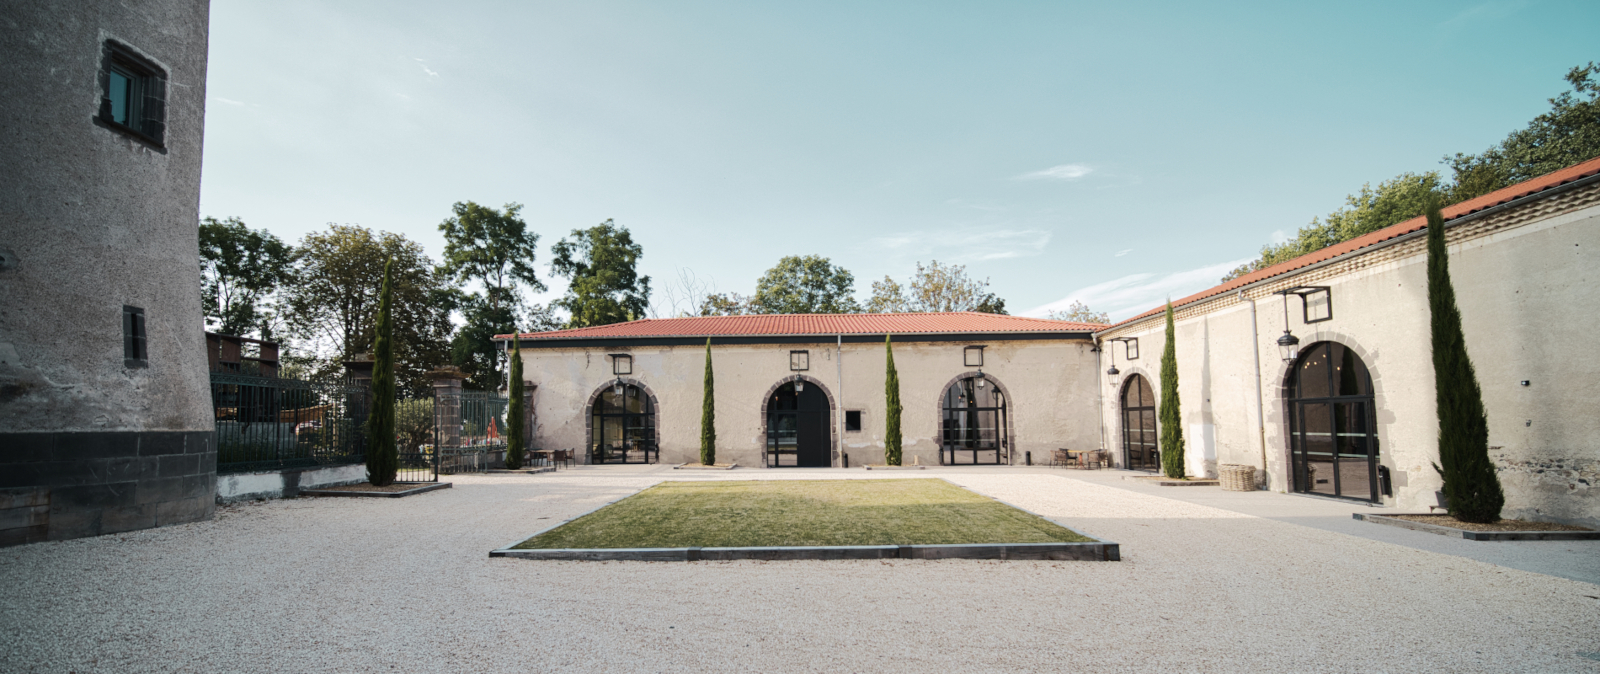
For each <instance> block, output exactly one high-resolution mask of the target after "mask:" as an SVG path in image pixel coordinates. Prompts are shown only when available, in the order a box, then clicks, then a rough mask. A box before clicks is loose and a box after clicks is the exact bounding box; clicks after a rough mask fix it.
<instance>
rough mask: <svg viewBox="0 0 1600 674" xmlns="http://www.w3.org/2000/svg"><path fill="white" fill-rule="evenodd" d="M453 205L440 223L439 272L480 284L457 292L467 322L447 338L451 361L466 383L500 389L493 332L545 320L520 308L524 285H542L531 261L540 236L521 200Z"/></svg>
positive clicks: (536, 287) (498, 354) (537, 312)
mask: <svg viewBox="0 0 1600 674" xmlns="http://www.w3.org/2000/svg"><path fill="white" fill-rule="evenodd" d="M451 210H452V212H453V215H451V217H450V218H448V219H446V220H445V221H444V222H441V223H439V231H440V232H441V233H442V234H444V240H445V246H444V263H443V264H441V265H440V267H439V268H440V271H441V273H443V274H446V275H447V276H449V277H450V278H451V280H453V281H454V282H455V283H457V284H465V283H476V284H477V286H478V288H479V289H478V290H477V291H474V292H469V291H465V290H458V291H456V295H455V303H456V306H457V307H458V308H459V309H460V311H461V314H462V317H463V318H464V319H465V320H466V324H465V325H463V326H462V327H461V329H460V330H459V331H457V332H456V335H455V338H454V339H452V340H451V342H450V360H451V362H452V363H453V364H455V365H456V366H457V367H460V368H461V369H462V370H463V371H465V372H466V373H467V382H468V384H469V385H471V386H473V387H475V388H481V389H487V390H494V389H498V388H499V387H500V379H501V377H500V357H501V349H500V348H499V347H498V346H496V344H495V343H494V339H493V338H494V336H495V335H497V334H505V333H509V332H516V331H517V326H518V324H519V323H521V322H523V321H521V320H519V319H523V318H535V319H536V320H534V321H532V322H534V323H541V322H545V323H547V322H548V321H547V320H538V319H544V318H547V316H548V312H547V311H545V310H544V309H543V308H542V307H537V306H535V307H524V306H523V302H522V290H523V289H524V288H526V289H529V290H535V291H540V290H544V289H545V285H544V283H543V282H541V281H540V280H539V277H538V275H537V274H536V273H535V271H534V266H533V262H534V257H535V255H536V253H537V251H538V244H539V235H538V234H536V233H534V232H533V231H531V230H529V229H528V223H527V222H524V221H523V220H522V218H521V217H519V214H520V213H521V211H522V205H521V204H515V203H511V204H506V205H505V208H504V209H501V210H496V209H494V208H489V207H486V206H480V205H478V204H476V203H473V202H471V201H464V202H457V203H456V204H455V205H453V206H452V207H451ZM541 327H542V326H541ZM536 329H537V328H536Z"/></svg>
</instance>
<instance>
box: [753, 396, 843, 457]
mask: <svg viewBox="0 0 1600 674" xmlns="http://www.w3.org/2000/svg"><path fill="white" fill-rule="evenodd" d="M797 384H798V385H799V386H800V387H801V388H800V390H798V391H796V390H795V387H796V385H797ZM831 422H832V414H831V410H830V409H829V407H828V396H827V394H825V393H823V392H822V391H821V390H820V389H818V388H817V387H816V385H814V384H805V383H804V382H791V383H787V384H784V385H782V386H779V387H778V390H777V391H774V392H773V394H772V398H771V399H769V400H767V466H769V467H772V468H827V467H828V466H829V465H830V464H831V462H830V461H829V457H828V451H829V448H830V446H831V445H832V438H831V435H830V431H829V424H830V423H831Z"/></svg>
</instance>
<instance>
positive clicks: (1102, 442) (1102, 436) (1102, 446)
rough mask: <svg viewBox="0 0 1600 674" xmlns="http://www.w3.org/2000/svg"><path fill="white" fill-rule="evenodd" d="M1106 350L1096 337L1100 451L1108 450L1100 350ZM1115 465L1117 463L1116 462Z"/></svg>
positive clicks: (1095, 396)
mask: <svg viewBox="0 0 1600 674" xmlns="http://www.w3.org/2000/svg"><path fill="white" fill-rule="evenodd" d="M1104 350H1105V349H1104V348H1102V347H1101V346H1100V338H1099V337H1094V404H1095V407H1096V408H1097V409H1096V414H1095V416H1097V417H1100V451H1102V452H1104V451H1106V393H1105V390H1104V389H1103V388H1102V387H1101V386H1100V384H1101V382H1100V352H1101V351H1104ZM1113 465H1115V463H1114V462H1113ZM1124 468H1126V466H1124Z"/></svg>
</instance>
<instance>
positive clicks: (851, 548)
mask: <svg viewBox="0 0 1600 674" xmlns="http://www.w3.org/2000/svg"><path fill="white" fill-rule="evenodd" d="M489 556H490V557H520V558H522V559H547V560H566V561H591V562H599V561H619V560H629V561H643V562H697V561H700V560H717V561H728V560H737V559H758V560H765V561H779V560H803V559H806V560H829V559H1012V560H1026V559H1033V560H1074V561H1084V562H1117V561H1122V550H1121V546H1119V545H1118V544H1116V543H1107V542H1104V541H1095V542H1091V543H997V544H975V545H824V546H796V547H768V548H604V549H600V548H596V549H581V550H580V549H552V550H516V549H512V548H502V549H500V550H494V551H492V552H490V553H489Z"/></svg>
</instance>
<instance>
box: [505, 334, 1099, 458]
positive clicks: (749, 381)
mask: <svg viewBox="0 0 1600 674" xmlns="http://www.w3.org/2000/svg"><path fill="white" fill-rule="evenodd" d="M969 344H986V345H988V348H987V349H986V351H985V356H984V358H985V361H984V366H983V368H982V369H983V372H984V374H986V375H988V376H989V377H991V378H992V379H994V380H995V381H998V382H999V383H1000V384H1001V385H1002V387H1003V390H1006V391H1008V392H1009V395H1008V401H1009V402H1008V406H1009V410H1010V414H1009V417H1010V421H1011V424H1010V436H1011V441H1012V443H1013V447H1014V454H1015V457H1014V461H1015V462H1016V463H1021V462H1022V461H1023V456H1024V455H1023V452H1027V451H1031V452H1033V456H1034V460H1035V461H1036V462H1040V461H1044V460H1047V459H1048V456H1049V450H1051V449H1056V448H1060V447H1073V448H1080V447H1094V446H1098V444H1099V433H1100V429H1099V425H1098V420H1097V419H1096V418H1095V416H1094V409H1095V400H1094V395H1095V391H1094V382H1095V381H1096V375H1095V371H1094V363H1095V360H1094V354H1093V353H1091V352H1090V351H1089V348H1090V345H1089V343H1088V342H1087V341H1001V340H976V341H963V342H934V343H923V342H903V343H896V344H895V347H894V352H895V366H896V368H897V370H898V371H899V374H900V396H901V404H902V406H903V407H904V412H903V415H902V420H901V426H902V434H903V437H904V438H905V445H904V447H905V456H904V462H905V463H907V464H909V463H912V462H913V461H920V462H921V463H923V464H928V465H938V463H939V442H938V434H939V412H938V409H939V398H940V396H941V395H942V394H943V392H944V388H945V387H946V386H947V385H948V384H949V383H950V381H951V380H952V379H953V378H955V377H957V376H960V375H962V374H963V373H967V372H972V371H974V370H976V369H977V368H969V367H965V366H963V365H962V362H963V361H962V349H963V347H965V346H967V345H969ZM792 349H807V350H809V351H810V352H811V353H810V363H811V368H810V370H808V371H806V372H803V373H796V372H791V371H790V370H789V351H790V350H792ZM609 353H629V354H631V355H632V356H633V374H632V375H629V376H627V377H625V379H629V380H633V381H636V382H638V383H640V384H642V385H644V386H645V387H646V388H647V389H648V390H649V392H650V393H652V394H653V395H654V396H655V398H656V401H657V422H656V423H657V428H658V430H659V433H660V438H661V458H662V461H664V462H669V463H679V462H697V461H698V460H699V447H700V399H701V380H702V376H703V373H704V367H705V348H704V347H703V346H672V347H654V346H652V347H636V348H629V349H618V348H606V349H598V348H596V349H555V348H526V349H524V350H523V358H524V361H523V363H524V368H525V369H524V371H525V372H526V373H527V377H528V380H529V381H531V382H534V384H536V385H537V386H538V395H537V398H536V401H535V416H536V417H537V419H538V427H537V428H536V429H535V431H534V433H533V438H534V440H533V442H534V444H535V445H537V446H539V447H542V448H546V449H565V448H569V447H574V448H579V450H580V455H581V453H582V448H583V447H584V446H585V442H586V439H587V435H586V434H585V431H586V424H588V422H589V411H588V403H589V401H591V400H592V399H593V398H592V396H593V394H594V393H595V392H596V391H597V390H598V389H600V388H601V387H604V386H608V385H610V384H611V382H613V381H614V380H615V379H616V377H615V375H613V374H611V371H612V370H611V360H610V358H608V357H607V354H609ZM838 357H839V356H838V354H837V352H836V345H835V344H833V343H817V344H810V345H788V344H782V345H762V346H746V345H714V346H713V347H712V359H713V363H714V367H715V371H716V382H717V383H716V395H717V399H716V404H717V439H718V449H717V460H718V461H719V462H737V463H739V464H740V465H741V466H765V465H766V459H765V446H766V445H765V443H766V420H765V414H766V407H765V405H766V399H767V396H768V394H769V393H770V391H771V390H772V389H773V387H774V386H775V385H777V384H779V383H780V382H782V381H785V380H787V379H790V378H792V377H793V376H794V375H797V374H799V375H803V376H805V377H806V381H807V382H808V384H809V385H816V386H819V387H821V388H822V389H823V390H824V391H825V392H826V393H827V394H828V396H829V399H830V400H831V401H840V402H842V409H844V410H861V411H862V429H861V431H859V432H849V431H847V432H846V433H845V434H844V435H845V437H844V451H845V452H846V453H848V454H849V455H850V462H851V465H862V464H867V463H882V462H883V441H884V424H885V407H884V391H883V379H884V365H885V362H884V361H885V359H884V348H883V345H882V344H881V343H877V344H849V343H847V344H845V345H844V352H843V387H842V388H843V390H842V392H841V391H840V388H841V387H840V385H839V384H840V377H839V369H838V368H837V366H836V363H837V361H836V359H837V358H838ZM840 402H836V406H837V405H839V404H840ZM835 414H837V412H835ZM830 426H831V427H832V428H833V429H834V430H833V433H834V434H835V435H837V429H838V426H839V423H838V419H837V417H835V418H834V419H833V420H832V421H831V423H830ZM834 443H835V444H834V447H835V449H837V447H838V444H837V438H835V439H834Z"/></svg>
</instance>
